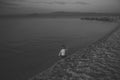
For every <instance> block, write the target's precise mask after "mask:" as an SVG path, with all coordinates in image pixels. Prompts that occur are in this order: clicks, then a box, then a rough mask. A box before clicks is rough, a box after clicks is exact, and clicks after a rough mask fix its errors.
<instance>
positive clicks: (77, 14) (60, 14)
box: [0, 12, 120, 18]
mask: <svg viewBox="0 0 120 80" xmlns="http://www.w3.org/2000/svg"><path fill="white" fill-rule="evenodd" d="M81 16H120V13H83V12H52V13H33V14H16V15H0V18H4V17H11V18H12V17H14V18H15V17H16V18H17V17H41V18H49V17H76V18H77V17H81Z"/></svg>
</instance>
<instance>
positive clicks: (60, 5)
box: [0, 0, 120, 14]
mask: <svg viewBox="0 0 120 80" xmlns="http://www.w3.org/2000/svg"><path fill="white" fill-rule="evenodd" d="M119 8H120V0H0V14H21V13H46V12H54V11H70V12H107V13H120V10H119Z"/></svg>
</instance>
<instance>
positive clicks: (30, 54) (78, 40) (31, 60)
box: [0, 18, 117, 80]
mask: <svg viewBox="0 0 120 80" xmlns="http://www.w3.org/2000/svg"><path fill="white" fill-rule="evenodd" d="M116 25H117V24H115V23H104V22H97V21H82V20H80V19H65V18H58V19H52V18H49V19H40V18H21V19H0V66H1V68H0V69H1V70H0V73H1V74H2V77H1V80H26V79H27V78H28V77H30V76H33V75H35V74H36V73H39V72H41V71H43V70H45V69H47V68H48V67H50V66H51V65H53V64H54V63H55V62H56V61H57V60H59V58H58V52H59V50H60V46H61V45H62V44H65V45H66V46H67V47H68V48H69V52H70V54H71V53H73V52H75V51H76V50H77V49H79V48H81V47H85V46H86V45H88V44H90V43H91V42H94V41H96V40H97V39H99V38H101V37H102V36H104V35H105V34H106V33H108V32H110V31H111V30H112V29H114V28H115V27H116ZM2 78H3V79H2Z"/></svg>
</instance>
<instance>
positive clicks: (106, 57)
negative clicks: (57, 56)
mask: <svg viewBox="0 0 120 80" xmlns="http://www.w3.org/2000/svg"><path fill="white" fill-rule="evenodd" d="M30 80H120V28H119V26H118V27H117V28H116V29H115V30H113V31H112V32H111V33H109V34H108V35H106V36H104V37H103V38H102V39H100V40H98V41H96V42H94V43H92V44H91V45H89V46H88V47H87V48H84V49H81V50H79V51H77V52H76V53H75V54H73V55H71V56H68V57H67V58H65V59H63V60H60V61H58V62H57V63H56V64H55V65H53V66H52V67H51V68H49V69H47V70H46V71H44V72H42V73H40V74H38V75H36V76H34V77H33V78H31V79H30Z"/></svg>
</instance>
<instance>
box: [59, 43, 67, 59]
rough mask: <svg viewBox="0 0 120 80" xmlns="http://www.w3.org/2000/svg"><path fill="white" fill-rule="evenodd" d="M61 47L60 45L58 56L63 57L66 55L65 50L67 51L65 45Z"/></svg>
mask: <svg viewBox="0 0 120 80" xmlns="http://www.w3.org/2000/svg"><path fill="white" fill-rule="evenodd" d="M61 47H62V49H61V50H60V52H59V54H58V56H60V57H61V58H65V57H67V55H66V51H67V49H66V46H65V45H62V46H61Z"/></svg>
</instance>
